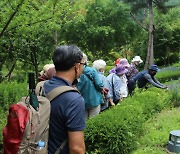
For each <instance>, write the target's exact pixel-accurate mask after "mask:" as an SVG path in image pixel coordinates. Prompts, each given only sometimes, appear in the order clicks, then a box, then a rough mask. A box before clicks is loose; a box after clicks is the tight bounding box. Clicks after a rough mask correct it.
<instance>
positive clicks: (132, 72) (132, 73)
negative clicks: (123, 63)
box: [126, 56, 143, 81]
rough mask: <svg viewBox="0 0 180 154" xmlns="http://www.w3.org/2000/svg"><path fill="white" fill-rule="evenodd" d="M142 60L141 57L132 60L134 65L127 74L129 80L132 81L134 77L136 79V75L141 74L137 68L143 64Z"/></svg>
mask: <svg viewBox="0 0 180 154" xmlns="http://www.w3.org/2000/svg"><path fill="white" fill-rule="evenodd" d="M142 62H143V61H142V59H141V57H140V56H135V57H134V58H133V59H132V63H131V65H130V66H129V67H128V72H127V73H126V77H127V80H128V81H129V80H130V79H132V77H134V76H135V75H136V74H138V73H139V71H138V69H137V66H138V65H139V64H140V63H142Z"/></svg>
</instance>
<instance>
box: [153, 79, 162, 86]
mask: <svg viewBox="0 0 180 154" xmlns="http://www.w3.org/2000/svg"><path fill="white" fill-rule="evenodd" d="M154 82H156V83H157V84H159V85H161V86H163V84H162V83H160V82H159V81H158V80H157V79H156V78H155V77H154Z"/></svg>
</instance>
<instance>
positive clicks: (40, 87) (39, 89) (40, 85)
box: [35, 80, 47, 96]
mask: <svg viewBox="0 0 180 154" xmlns="http://www.w3.org/2000/svg"><path fill="white" fill-rule="evenodd" d="M46 81H47V80H46ZM46 81H41V82H38V84H37V85H36V89H35V93H36V95H37V96H42V92H43V90H44V83H45V82H46Z"/></svg>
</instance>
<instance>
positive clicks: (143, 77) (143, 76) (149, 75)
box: [128, 65, 167, 93]
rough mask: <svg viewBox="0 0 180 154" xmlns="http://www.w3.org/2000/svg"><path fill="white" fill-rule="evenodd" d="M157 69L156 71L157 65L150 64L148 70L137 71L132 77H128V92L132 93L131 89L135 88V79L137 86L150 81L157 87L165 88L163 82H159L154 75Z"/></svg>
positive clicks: (142, 85)
mask: <svg viewBox="0 0 180 154" xmlns="http://www.w3.org/2000/svg"><path fill="white" fill-rule="evenodd" d="M157 71H158V67H157V65H151V66H150V68H149V69H148V70H143V71H141V72H139V73H138V74H137V75H136V76H134V77H133V78H132V79H130V81H129V83H128V85H129V87H128V88H129V93H132V91H133V90H134V89H135V87H136V81H137V82H138V88H143V87H145V86H146V85H147V83H150V84H152V85H153V86H155V87H157V88H162V89H166V88H167V86H164V85H163V84H161V83H160V82H159V81H158V80H157V79H156V78H155V77H154V76H155V75H156V73H157Z"/></svg>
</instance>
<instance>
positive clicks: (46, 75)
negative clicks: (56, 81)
mask: <svg viewBox="0 0 180 154" xmlns="http://www.w3.org/2000/svg"><path fill="white" fill-rule="evenodd" d="M55 75H56V70H55V66H54V64H46V65H44V67H43V70H42V71H41V72H40V76H39V77H38V82H40V81H45V80H49V79H51V78H52V77H53V76H55Z"/></svg>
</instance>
